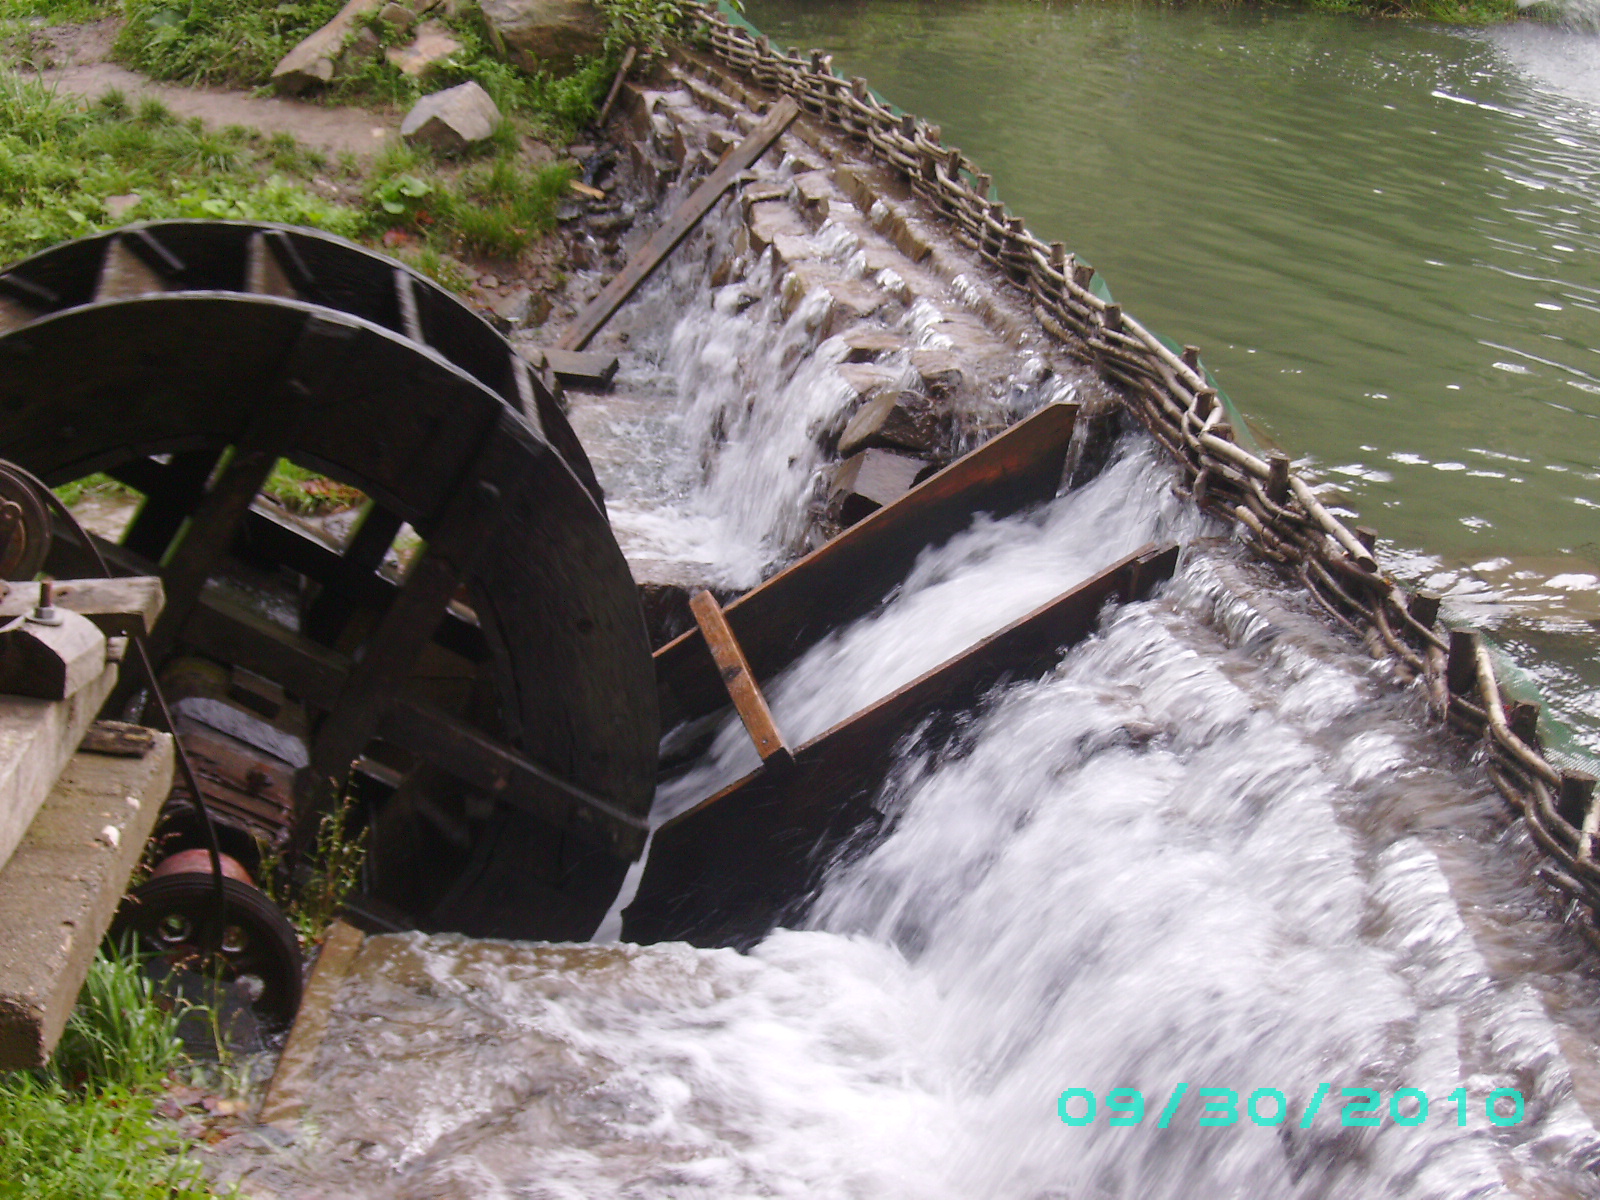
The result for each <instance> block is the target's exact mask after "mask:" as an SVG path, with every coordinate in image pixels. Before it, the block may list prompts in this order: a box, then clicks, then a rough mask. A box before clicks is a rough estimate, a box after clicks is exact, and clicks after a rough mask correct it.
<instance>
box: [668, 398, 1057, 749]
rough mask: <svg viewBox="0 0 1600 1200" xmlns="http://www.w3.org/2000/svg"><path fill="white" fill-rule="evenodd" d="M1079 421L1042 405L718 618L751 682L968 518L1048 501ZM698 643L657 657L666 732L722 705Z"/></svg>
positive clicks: (693, 640)
mask: <svg viewBox="0 0 1600 1200" xmlns="http://www.w3.org/2000/svg"><path fill="white" fill-rule="evenodd" d="M1077 415H1078V409H1077V406H1076V405H1071V404H1052V405H1047V406H1046V407H1044V408H1042V409H1040V410H1039V411H1038V412H1036V413H1034V414H1033V415H1032V416H1030V417H1028V418H1027V419H1026V420H1023V421H1019V422H1017V424H1015V425H1013V426H1011V428H1009V429H1007V430H1006V431H1005V432H1003V433H1001V434H1000V435H999V436H998V437H995V438H993V439H991V440H990V441H989V442H987V443H985V444H984V445H982V446H980V447H979V448H978V449H976V450H974V451H972V453H970V454H966V455H963V456H962V457H961V458H958V459H957V460H956V461H955V462H953V463H951V464H950V465H949V466H948V467H946V468H945V469H944V470H942V471H940V472H939V473H938V474H936V475H933V476H931V477H930V478H928V479H926V480H924V481H923V482H922V483H920V484H918V485H917V486H916V487H914V488H912V489H911V491H910V492H908V493H907V494H906V495H905V496H903V497H902V498H901V499H899V500H897V501H896V502H895V503H893V504H890V505H887V506H885V507H883V508H880V509H879V510H878V511H877V512H875V513H873V514H872V515H870V516H868V517H866V518H865V519H863V520H862V521H860V522H858V523H857V524H855V525H853V526H851V528H849V529H847V530H846V531H845V532H844V533H842V534H840V535H839V536H838V537H836V538H834V539H833V540H832V541H830V542H828V543H826V544H825V545H823V546H821V547H819V548H818V549H816V550H814V551H812V552H811V553H810V554H808V555H806V556H805V557H804V558H802V559H800V560H799V561H798V562H796V563H795V564H794V565H793V566H791V567H789V568H787V569H786V570H784V571H781V572H779V573H778V574H777V575H774V576H773V577H772V578H771V579H769V580H767V581H766V582H765V583H763V584H761V586H759V587H757V588H755V589H753V590H751V591H749V592H746V593H745V594H744V595H743V596H741V597H739V599H737V600H735V601H734V602H733V603H732V604H730V605H728V607H727V610H726V612H725V614H724V615H725V616H726V619H727V622H728V625H729V628H730V629H731V630H732V631H733V635H734V637H735V638H736V639H737V640H738V642H739V644H740V645H741V646H742V647H743V649H744V653H745V656H746V658H747V660H748V661H749V664H750V669H751V673H752V674H753V675H754V677H755V678H757V679H768V678H771V677H772V676H773V675H774V674H776V673H777V672H778V671H780V670H782V669H783V668H784V667H786V666H788V665H789V664H790V663H791V662H793V661H794V660H795V659H796V658H798V657H799V656H800V655H801V654H802V653H803V652H804V651H805V650H806V649H808V648H809V647H810V646H812V645H814V644H815V643H816V642H817V640H818V639H820V638H821V637H822V636H823V635H825V634H826V633H827V632H828V631H829V630H831V629H834V628H836V627H837V626H838V625H839V624H841V623H842V622H845V621H850V620H854V619H855V618H856V617H859V616H861V615H862V614H864V613H866V612H868V611H870V610H871V608H872V607H873V606H874V605H876V604H877V603H878V602H879V601H880V600H881V599H882V598H883V597H884V596H885V595H887V594H888V592H889V590H890V589H891V588H893V587H894V586H895V585H896V584H897V583H899V582H900V581H901V580H902V579H904V578H905V576H906V573H907V572H908V571H909V570H910V569H911V564H912V563H913V562H915V561H916V557H917V555H918V554H920V553H921V552H922V550H923V549H924V547H927V546H932V545H938V544H939V543H941V542H943V541H945V540H946V539H948V538H950V537H951V536H952V535H954V534H956V533H959V532H960V531H961V530H962V529H965V528H966V527H967V525H968V524H969V523H970V522H971V520H972V518H973V516H974V515H975V514H977V513H980V512H988V513H993V514H994V515H996V516H1005V515H1007V514H1009V513H1012V512H1015V511H1017V510H1018V509H1021V508H1023V507H1026V506H1027V505H1029V504H1036V503H1039V502H1042V501H1044V500H1048V499H1050V498H1051V497H1052V496H1054V495H1055V494H1056V490H1057V489H1058V488H1059V487H1060V484H1061V473H1062V470H1063V469H1064V467H1065V465H1066V458H1067V447H1068V445H1069V443H1070V442H1071V440H1072V429H1073V425H1074V423H1075V422H1076V419H1077ZM704 641H705V639H704V637H703V635H702V634H701V633H700V631H699V630H697V629H695V630H690V631H689V632H687V633H685V634H683V635H682V636H680V637H678V638H676V639H674V640H673V641H671V642H668V643H667V644H666V645H665V646H663V647H661V649H659V650H657V651H656V655H655V660H656V679H657V683H658V685H659V692H660V701H661V717H662V727H663V728H671V727H672V726H673V725H674V724H676V723H678V722H680V721H685V720H691V719H693V718H695V717H700V716H704V715H706V714H707V713H711V712H715V711H716V710H717V709H718V708H720V707H722V705H723V704H725V703H726V702H727V698H726V694H725V691H724V689H723V686H722V681H721V679H720V677H719V676H718V673H717V671H716V670H715V668H714V666H713V664H712V663H711V661H710V658H709V657H708V655H707V654H706V653H705V651H704V650H703V649H702V646H703V644H704Z"/></svg>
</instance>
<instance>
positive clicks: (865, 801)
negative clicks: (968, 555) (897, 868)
mask: <svg viewBox="0 0 1600 1200" xmlns="http://www.w3.org/2000/svg"><path fill="white" fill-rule="evenodd" d="M1177 555H1178V551H1177V547H1175V546H1168V547H1166V548H1165V549H1160V550H1158V549H1156V548H1154V547H1152V546H1147V547H1145V548H1143V549H1142V550H1139V551H1137V552H1135V553H1134V554H1131V555H1129V556H1128V557H1126V558H1124V559H1122V560H1121V561H1119V562H1117V563H1114V564H1113V565H1112V566H1110V567H1107V568H1106V569H1105V570H1104V571H1101V572H1100V573H1099V574H1097V575H1095V576H1094V577H1092V578H1090V579H1088V580H1085V581H1084V582H1083V583H1081V584H1079V585H1078V586H1077V587H1075V588H1073V589H1071V590H1070V591H1068V592H1066V593H1064V594H1063V595H1061V596H1059V597H1057V598H1056V599H1055V600H1052V601H1050V602H1049V603H1048V604H1045V605H1043V606H1042V607H1040V608H1038V609H1035V610H1034V611H1033V612H1031V613H1029V614H1028V615H1027V616H1025V617H1022V618H1021V619H1020V620H1017V621H1014V622H1012V623H1011V624H1010V625H1008V626H1006V627H1005V628H1004V629H1002V630H1000V631H999V632H998V633H995V634H992V635H991V636H989V637H987V638H985V639H983V640H982V641H981V642H979V643H978V644H977V645H975V646H973V647H972V648H971V649H970V650H968V651H966V652H965V653H963V654H961V655H958V656H957V657H955V658H952V659H949V660H947V661H946V662H944V663H942V664H940V665H939V666H938V667H935V668H934V669H933V670H931V671H929V672H927V673H926V674H924V675H921V676H919V677H918V678H917V679H914V680H912V681H911V682H910V683H908V684H906V685H905V686H904V687H901V688H899V689H898V690H896V691H894V692H892V693H891V694H890V695H888V696H885V697H884V698H883V699H882V700H879V701H878V702H877V703H875V704H873V705H871V706H870V707H868V708H866V709H863V710H862V711H861V712H858V713H856V714H855V715H853V716H851V717H849V718H848V719H846V720H844V721H841V722H840V723H839V724H837V725H835V726H834V727H833V728H832V729H829V730H828V731H827V732H825V733H823V734H821V735H819V736H818V737H816V738H813V739H812V740H811V741H809V742H807V743H806V744H805V745H803V746H801V747H800V748H799V749H798V750H796V751H795V756H794V765H793V767H792V769H790V770H788V771H782V772H775V771H767V770H760V771H756V772H754V773H753V774H750V775H747V776H746V777H745V778H743V779H741V780H739V781H738V782H737V783H733V784H731V785H729V786H728V787H726V788H724V789H723V790H722V791H720V792H718V793H717V794H716V795H714V796H711V797H710V798H708V799H706V800H704V801H702V802H701V803H699V804H697V805H696V806H695V807H693V808H691V809H689V810H688V811H687V812H685V813H682V814H681V815H679V816H677V817H675V818H673V819H672V820H671V821H669V822H667V823H666V824H665V825H663V826H662V827H661V828H660V829H658V830H656V833H655V838H654V841H653V842H652V844H651V849H650V858H649V861H648V863H647V865H646V866H645V871H644V877H643V878H642V879H641V880H640V885H639V891H638V894H637V896H636V897H635V899H634V901H633V903H632V904H631V905H630V906H629V907H628V909H627V910H626V911H625V912H624V913H623V930H622V936H623V939H624V940H625V941H630V942H655V941H675V940H684V941H689V942H692V943H693V944H695V945H697V946H729V945H731V946H737V947H740V948H748V947H749V946H751V945H753V944H754V943H755V942H756V941H758V940H760V938H762V937H763V936H765V935H766V933H767V932H768V931H770V930H771V929H772V928H773V926H774V925H775V924H777V923H779V922H780V921H783V920H785V919H786V918H790V917H793V916H795V915H798V913H799V912H800V911H801V910H802V909H803V908H804V906H805V903H806V902H807V900H808V898H809V896H810V894H811V892H812V890H813V889H814V887H815V886H816V883H817V881H818V880H819V879H820V877H821V874H822V872H823V870H824V869H825V868H826V867H827V865H828V864H829V863H830V862H831V861H833V859H834V856H835V855H836V853H837V852H838V850H839V848H840V847H841V846H843V845H845V844H846V843H852V844H860V843H861V842H863V841H865V840H867V839H869V838H870V837H872V836H873V835H874V834H875V833H876V832H877V831H878V828H879V826H880V825H881V823H882V821H883V814H882V813H881V812H880V811H879V810H878V809H877V807H876V806H875V805H874V804H873V797H874V794H875V792H876V791H877V789H878V787H879V785H880V784H881V783H882V780H883V778H884V776H885V774H886V773H887V772H888V770H889V767H890V766H891V762H890V759H889V754H890V751H891V749H892V748H893V746H894V744H895V743H896V742H897V741H898V740H899V739H900V738H901V737H903V736H905V735H906V734H907V733H908V732H910V730H911V729H912V728H914V727H915V726H916V725H917V724H918V723H919V722H921V721H923V720H925V719H926V718H927V717H928V716H929V715H930V714H935V713H949V714H951V715H952V716H953V715H954V713H955V712H956V711H958V710H959V708H960V707H961V706H963V705H965V704H967V703H969V702H970V701H971V700H972V699H973V698H975V697H976V696H978V695H980V694H981V693H982V692H983V690H984V689H985V688H987V687H990V686H992V685H993V684H994V683H995V682H996V681H997V680H998V679H999V678H1000V677H1001V676H1002V675H1005V674H1020V673H1023V672H1026V671H1028V670H1031V669H1034V668H1037V667H1039V666H1041V665H1042V664H1046V663H1049V662H1052V661H1054V660H1055V658H1056V657H1057V656H1058V655H1059V653H1060V651H1061V650H1062V648H1063V647H1066V646H1070V645H1073V644H1075V643H1077V642H1079V641H1081V640H1082V639H1083V638H1084V637H1086V636H1087V635H1088V634H1089V633H1090V632H1091V631H1092V630H1093V629H1094V626H1095V622H1096V621H1097V619H1098V617H1099V615H1100V611H1101V608H1102V607H1103V606H1104V605H1105V604H1106V602H1107V601H1109V600H1113V599H1118V600H1127V599H1131V598H1136V597H1139V596H1142V595H1144V594H1146V593H1147V592H1148V590H1149V589H1150V588H1152V587H1153V586H1154V585H1155V584H1156V583H1158V582H1159V581H1160V580H1162V579H1165V578H1168V577H1170V575H1171V574H1172V571H1173V569H1174V567H1175V566H1176V564H1177Z"/></svg>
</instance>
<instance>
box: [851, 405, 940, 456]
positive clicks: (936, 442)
mask: <svg viewBox="0 0 1600 1200" xmlns="http://www.w3.org/2000/svg"><path fill="white" fill-rule="evenodd" d="M948 424H949V422H948V419H947V418H946V416H945V414H944V412H943V410H942V409H941V408H940V406H939V404H938V402H937V401H935V400H934V399H933V398H932V397H930V396H924V395H922V394H921V393H920V392H887V391H886V392H883V393H881V394H879V395H877V396H875V397H873V398H872V399H871V400H869V401H868V402H867V404H866V405H865V406H864V407H863V408H862V409H861V410H860V411H859V412H857V413H856V415H855V416H853V417H851V418H850V423H849V424H848V425H846V426H845V427H844V433H842V434H841V435H840V436H839V453H840V454H854V453H855V452H856V451H857V450H862V449H866V448H869V447H874V446H877V447H892V448H898V449H902V450H912V451H915V452H917V453H918V454H922V455H928V456H931V455H933V454H935V453H936V452H937V451H938V450H939V448H940V446H941V445H942V443H943V442H944V440H945V435H946V432H947V426H948Z"/></svg>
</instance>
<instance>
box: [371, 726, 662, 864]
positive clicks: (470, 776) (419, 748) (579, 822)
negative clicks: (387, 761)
mask: <svg viewBox="0 0 1600 1200" xmlns="http://www.w3.org/2000/svg"><path fill="white" fill-rule="evenodd" d="M381 731H382V734H383V736H384V737H385V738H386V739H388V740H389V741H391V742H393V743H395V745H397V746H403V747H405V749H407V750H408V751H410V752H411V753H413V754H415V755H417V756H418V757H420V758H422V759H423V760H424V761H426V762H429V763H432V764H433V765H434V766H435V767H438V768H439V769H440V770H442V771H444V772H446V773H447V774H449V775H453V776H454V777H455V778H457V779H459V780H461V781H463V782H464V783H467V784H470V785H471V786H473V787H475V788H477V789H479V790H480V791H482V792H485V793H486V794H488V795H489V796H490V797H491V798H493V799H494V800H496V801H498V802H500V803H503V804H507V805H510V806H511V807H513V808H518V809H521V810H522V811H523V812H527V813H532V814H533V815H534V816H536V817H539V818H541V819H543V820H545V821H548V822H549V823H550V824H552V825H554V826H555V827H556V828H558V829H566V830H570V831H572V832H574V833H577V834H580V835H581V836H583V837H585V838H586V839H588V840H590V841H594V842H598V843H599V844H601V845H602V846H604V847H605V848H606V849H608V850H610V851H611V852H612V853H614V854H616V855H618V856H619V857H622V858H628V859H634V858H638V857H639V855H640V853H641V852H642V851H643V850H644V843H645V837H646V835H647V834H648V832H649V825H648V824H647V823H646V822H645V821H644V820H643V819H642V818H640V817H635V816H633V815H632V814H631V813H627V812H624V811H623V810H622V809H620V808H617V807H616V806H615V805H612V804H610V803H608V802H607V801H605V800H604V799H602V798H601V797H599V796H596V795H593V794H592V793H590V792H588V791H585V790H584V789H583V788H580V787H577V786H575V785H573V784H571V783H568V782H567V781H566V780H564V779H561V778H560V777H558V776H557V775H555V774H554V773H552V772H550V771H547V770H546V769H545V768H543V767H541V766H540V765H539V764H538V763H535V762H532V761H530V760H529V759H528V758H526V757H525V756H524V755H522V754H521V753H520V752H519V751H517V750H516V749H514V748H512V747H510V746H505V745H502V744H501V743H499V742H497V741H495V740H494V739H493V738H491V737H489V736H488V735H486V734H484V733H483V732H482V731H481V730H479V729H476V728H474V727H473V726H471V725H468V724H467V723H466V722H465V721H462V720H459V719H457V718H456V717H453V716H451V715H450V714H449V713H447V712H445V711H444V710H443V709H441V708H437V707H435V706H433V705H431V704H427V703H425V702H422V701H418V700H404V701H401V702H399V703H397V704H395V705H393V706H392V707H391V708H389V710H388V711H387V712H386V713H385V714H384V718H383V723H382V726H381Z"/></svg>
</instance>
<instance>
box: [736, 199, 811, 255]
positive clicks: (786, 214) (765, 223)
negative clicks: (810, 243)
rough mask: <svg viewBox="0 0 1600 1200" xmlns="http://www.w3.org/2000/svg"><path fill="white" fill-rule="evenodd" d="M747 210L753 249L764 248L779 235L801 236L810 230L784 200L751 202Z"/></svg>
mask: <svg viewBox="0 0 1600 1200" xmlns="http://www.w3.org/2000/svg"><path fill="white" fill-rule="evenodd" d="M749 211H750V215H749V218H748V223H749V227H750V244H751V246H752V248H754V249H755V250H758V251H759V250H765V249H766V248H767V247H768V246H770V245H772V240H773V239H774V238H775V237H778V236H780V235H787V236H789V237H800V238H803V237H805V236H806V235H807V234H809V233H810V232H811V231H810V230H809V229H807V228H806V223H805V222H804V221H802V220H801V219H800V214H799V213H797V212H795V211H794V209H792V208H790V207H789V205H788V204H787V203H785V202H784V201H781V200H764V201H762V202H760V203H759V204H752V205H751V206H750V210H749Z"/></svg>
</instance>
